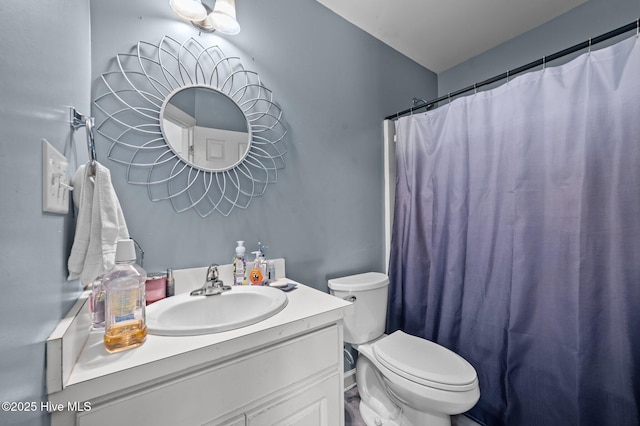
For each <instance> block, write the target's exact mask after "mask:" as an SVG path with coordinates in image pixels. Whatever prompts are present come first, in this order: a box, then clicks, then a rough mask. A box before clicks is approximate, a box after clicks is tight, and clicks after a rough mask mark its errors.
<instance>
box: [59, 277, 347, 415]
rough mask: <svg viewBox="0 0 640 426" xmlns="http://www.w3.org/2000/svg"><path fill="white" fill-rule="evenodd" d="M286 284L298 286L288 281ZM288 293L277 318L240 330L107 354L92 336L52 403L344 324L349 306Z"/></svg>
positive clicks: (157, 340) (154, 340) (312, 293)
mask: <svg viewBox="0 0 640 426" xmlns="http://www.w3.org/2000/svg"><path fill="white" fill-rule="evenodd" d="M281 280H286V281H287V282H294V283H295V281H293V280H289V279H281ZM296 284H297V285H298V286H297V288H295V289H294V290H292V291H289V292H287V293H286V294H287V297H288V303H287V306H286V307H285V308H284V309H283V310H282V311H280V312H278V313H277V314H275V315H274V316H272V317H270V318H268V319H266V320H264V321H261V322H259V323H256V324H253V325H250V326H246V327H242V328H239V329H236V330H230V331H225V332H221V333H214V334H206V335H199V336H156V335H152V334H148V335H147V339H146V342H145V343H144V344H142V345H141V346H139V347H137V348H134V349H130V350H126V351H123V352H118V353H113V354H110V353H108V352H107V351H106V350H105V348H104V344H103V340H102V338H103V333H102V332H101V331H92V332H91V333H90V335H89V337H88V339H87V341H86V343H85V345H84V347H83V348H82V351H81V352H80V354H79V357H78V359H77V361H76V362H75V364H74V365H73V369H72V370H71V373H70V375H69V378H68V380H67V381H66V383H65V384H64V389H63V390H62V391H60V392H55V393H52V394H50V395H49V399H50V400H51V401H52V402H54V403H55V402H62V403H66V402H67V401H76V400H77V401H86V400H89V399H93V398H99V397H100V396H102V395H107V394H109V393H111V392H115V391H117V390H119V389H123V388H129V387H135V386H140V385H141V384H148V383H149V382H154V381H159V380H165V379H167V378H170V377H172V376H174V375H177V374H185V373H188V372H189V371H191V370H196V369H198V368H202V367H204V366H206V365H207V364H213V363H216V362H223V361H225V360H227V359H231V358H233V357H234V356H237V355H238V354H241V353H246V352H248V351H253V350H257V349H260V348H261V347H264V346H267V345H271V344H273V343H276V342H278V341H282V340H285V339H289V338H292V337H294V336H296V335H300V334H303V333H306V332H309V331H312V330H314V329H320V328H323V327H325V326H328V325H330V324H332V323H335V322H337V321H339V320H341V319H342V318H343V317H344V316H345V311H346V309H349V308H350V307H351V303H349V302H346V301H344V300H342V299H339V298H337V297H334V296H331V295H329V294H327V293H323V292H321V291H318V290H315V289H313V288H311V287H308V286H305V285H303V284H300V283H296Z"/></svg>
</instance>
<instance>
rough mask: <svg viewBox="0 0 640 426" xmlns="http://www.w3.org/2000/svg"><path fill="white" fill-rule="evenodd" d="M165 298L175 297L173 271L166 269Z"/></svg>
mask: <svg viewBox="0 0 640 426" xmlns="http://www.w3.org/2000/svg"><path fill="white" fill-rule="evenodd" d="M166 294H167V297H171V296H175V294H176V281H175V279H174V278H173V269H171V268H169V269H167V291H166Z"/></svg>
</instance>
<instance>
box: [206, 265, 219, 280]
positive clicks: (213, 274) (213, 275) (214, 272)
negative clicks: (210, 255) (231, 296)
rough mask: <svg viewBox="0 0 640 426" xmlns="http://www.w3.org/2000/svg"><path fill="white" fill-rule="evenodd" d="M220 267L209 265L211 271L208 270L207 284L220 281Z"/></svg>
mask: <svg viewBox="0 0 640 426" xmlns="http://www.w3.org/2000/svg"><path fill="white" fill-rule="evenodd" d="M218 266H219V265H218V264H217V263H214V264H211V265H209V269H207V282H212V281H213V282H216V281H220V280H219V277H218Z"/></svg>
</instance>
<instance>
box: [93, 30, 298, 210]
mask: <svg viewBox="0 0 640 426" xmlns="http://www.w3.org/2000/svg"><path fill="white" fill-rule="evenodd" d="M114 64H115V65H114V66H115V69H114V70H110V71H107V72H105V73H103V74H102V75H101V80H102V83H103V84H102V85H101V86H100V87H103V88H104V92H103V93H101V94H99V95H98V96H97V97H96V98H95V100H94V105H95V107H96V109H97V110H98V111H99V113H100V114H102V115H103V118H102V120H100V117H98V120H99V121H98V124H97V125H96V127H95V129H96V132H97V133H98V134H99V135H100V136H102V137H105V138H106V139H107V140H108V141H109V142H110V143H111V146H110V147H109V150H108V153H109V154H108V157H109V159H111V160H112V161H115V162H117V163H120V164H124V165H126V166H127V167H126V170H127V173H126V179H127V182H128V183H130V184H132V185H143V186H146V188H147V195H148V197H149V199H150V200H151V201H159V202H162V201H169V202H170V203H171V206H172V207H173V209H174V210H175V211H176V212H178V213H181V212H186V211H189V210H195V211H196V212H197V213H198V214H199V215H200V216H202V217H206V216H208V215H210V214H211V213H213V212H214V211H215V212H218V213H220V214H222V215H223V216H228V215H229V214H230V213H231V211H232V210H233V209H235V208H240V209H246V208H247V207H249V204H250V203H251V200H252V199H254V198H255V197H259V196H261V195H263V194H264V193H265V191H266V189H267V187H268V186H270V185H271V184H273V183H275V182H277V181H278V170H280V169H283V168H284V156H285V154H286V153H287V149H286V134H287V129H286V127H285V125H284V123H283V122H282V115H283V113H282V110H281V109H280V107H279V106H278V104H277V103H276V102H275V100H274V97H273V92H271V90H269V89H268V88H267V87H265V86H264V84H263V83H262V81H261V79H260V76H259V75H258V73H256V72H255V71H250V70H247V69H245V68H244V66H243V64H242V61H241V60H240V58H238V57H235V56H227V55H225V54H224V53H223V52H222V50H221V49H220V47H218V46H204V45H202V44H201V43H200V40H197V39H194V38H189V39H187V40H185V41H178V40H175V39H173V38H171V37H169V36H165V37H163V38H162V40H160V42H159V43H157V44H156V43H149V42H146V41H139V42H138V44H137V46H136V48H135V53H130V52H129V53H121V54H118V55H117V56H116V60H115V61H114Z"/></svg>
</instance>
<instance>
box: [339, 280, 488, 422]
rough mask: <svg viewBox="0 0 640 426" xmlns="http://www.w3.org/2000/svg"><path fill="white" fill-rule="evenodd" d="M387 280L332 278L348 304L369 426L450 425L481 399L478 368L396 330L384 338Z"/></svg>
mask: <svg viewBox="0 0 640 426" xmlns="http://www.w3.org/2000/svg"><path fill="white" fill-rule="evenodd" d="M388 286H389V278H388V277H387V276H386V275H385V274H381V273H378V272H368V273H365V274H358V275H351V276H348V277H343V278H335V279H332V280H329V289H330V290H331V293H332V294H333V295H334V296H337V297H340V298H343V299H346V300H350V301H352V302H353V304H354V308H355V309H354V310H353V312H352V313H351V314H349V315H347V316H346V317H345V319H344V340H345V342H347V343H350V344H351V345H353V347H354V348H356V349H357V350H358V353H359V355H360V356H359V357H358V362H357V363H356V383H357V386H358V393H359V394H360V413H361V415H362V418H363V420H364V421H365V423H366V424H367V425H368V426H432V425H433V426H441V425H442V426H445V425H446V426H450V425H451V418H450V416H451V415H453V414H460V413H463V412H465V411H467V410H469V409H470V408H471V407H473V406H474V405H475V403H476V402H478V399H479V398H480V389H479V387H478V377H477V374H476V370H475V369H474V368H473V366H471V364H469V363H468V362H467V361H466V360H465V359H464V358H462V357H461V356H459V355H457V354H456V353H454V352H452V351H450V350H448V349H446V348H444V347H442V346H440V345H438V344H436V343H433V342H430V341H428V340H425V339H422V338H419V337H415V336H411V335H409V334H406V333H403V332H402V331H396V332H394V333H392V334H390V335H384V327H385V321H386V317H387V297H388Z"/></svg>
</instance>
